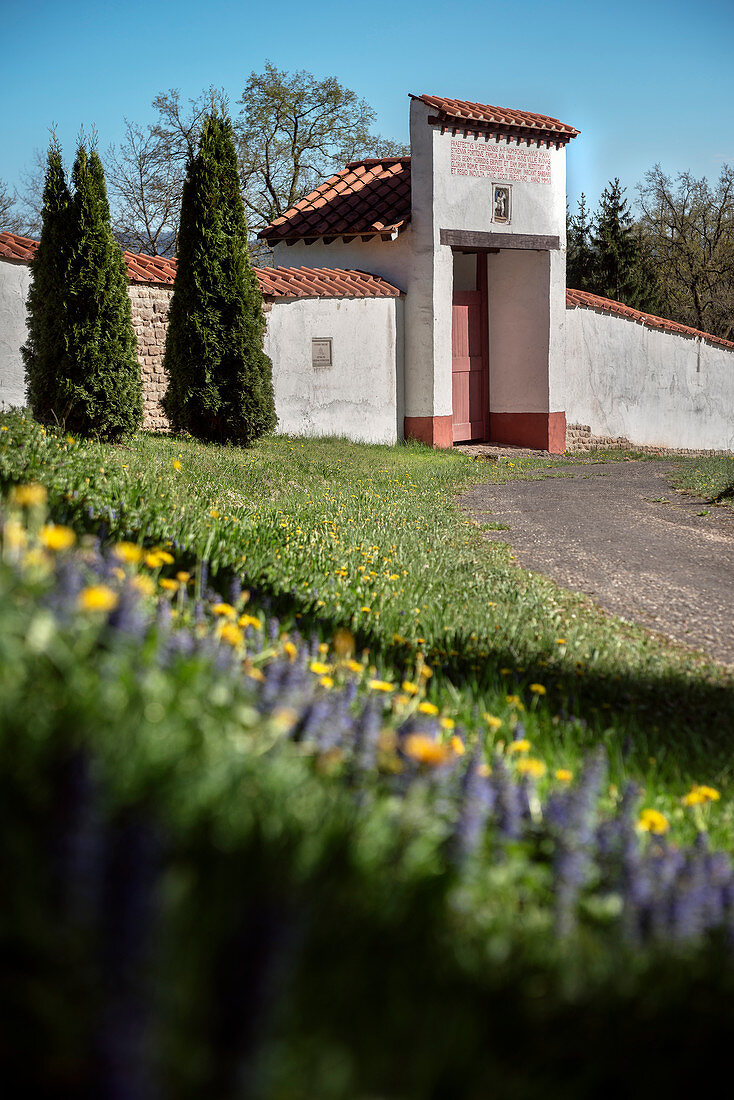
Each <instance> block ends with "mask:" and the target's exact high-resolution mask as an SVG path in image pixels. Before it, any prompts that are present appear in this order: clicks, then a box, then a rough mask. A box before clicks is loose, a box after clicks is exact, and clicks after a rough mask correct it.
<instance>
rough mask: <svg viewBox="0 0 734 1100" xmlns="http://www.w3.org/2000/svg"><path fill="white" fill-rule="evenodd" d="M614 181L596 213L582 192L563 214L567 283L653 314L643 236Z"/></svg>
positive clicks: (655, 299)
mask: <svg viewBox="0 0 734 1100" xmlns="http://www.w3.org/2000/svg"><path fill="white" fill-rule="evenodd" d="M624 190H625V189H624V188H623V187H621V186H620V183H619V180H618V179H615V180H613V181H610V183H609V186H608V187H606V188H605V189H604V192H603V194H602V197H601V200H600V203H599V208H598V210H597V211H596V213H595V214H592V213H591V212H590V211H589V208H588V206H587V205H586V196H585V195H583V194H582V196H581V198H580V199H579V203H578V213H577V214H576V215H574V216H572V217H568V218H567V223H568V258H567V264H566V285H567V286H569V287H573V288H574V289H575V290H585V291H587V292H588V293H589V294H598V295H600V296H601V297H603V298H612V299H613V300H614V301H617V302H624V304H625V305H628V306H631V307H632V308H633V309H640V310H642V311H643V312H645V313H655V312H656V310H657V309H658V308H659V305H660V302H659V296H658V287H657V282H656V277H655V273H654V268H653V265H652V257H651V253H650V249H649V244H648V241H647V238H646V237H645V236H644V235H643V234H642V231H641V229H640V227H639V226H637V225H635V223H634V221H633V219H632V215H631V214H630V211H629V208H628V206H627V200H626V199H625V198H624Z"/></svg>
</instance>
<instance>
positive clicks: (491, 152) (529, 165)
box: [451, 138, 551, 183]
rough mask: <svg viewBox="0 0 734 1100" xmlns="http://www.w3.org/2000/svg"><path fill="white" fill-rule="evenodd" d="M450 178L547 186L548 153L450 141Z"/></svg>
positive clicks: (548, 176) (509, 146) (517, 147)
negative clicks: (460, 177) (469, 177)
mask: <svg viewBox="0 0 734 1100" xmlns="http://www.w3.org/2000/svg"><path fill="white" fill-rule="evenodd" d="M451 175H452V176H485V177H487V178H490V179H496V180H497V179H500V180H508V181H511V182H513V183H550V181H551V155H550V149H542V148H541V149H536V148H527V147H521V146H518V145H507V144H504V143H502V144H498V143H497V142H494V141H493V142H479V141H462V140H461V139H460V138H452V139H451Z"/></svg>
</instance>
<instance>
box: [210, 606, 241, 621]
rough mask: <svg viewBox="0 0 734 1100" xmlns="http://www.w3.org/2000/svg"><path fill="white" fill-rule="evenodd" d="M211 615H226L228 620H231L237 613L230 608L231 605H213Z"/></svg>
mask: <svg viewBox="0 0 734 1100" xmlns="http://www.w3.org/2000/svg"><path fill="white" fill-rule="evenodd" d="M212 614H213V615H226V616H227V618H228V619H233V618H234V617H235V615H236V614H237V612H236V611H235V609H234V608H233V607H232V604H231V603H215V604H212Z"/></svg>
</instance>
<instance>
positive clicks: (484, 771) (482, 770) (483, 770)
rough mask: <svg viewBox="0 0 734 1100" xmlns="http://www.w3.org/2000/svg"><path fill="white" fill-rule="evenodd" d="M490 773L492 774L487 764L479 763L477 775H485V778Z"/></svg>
mask: <svg viewBox="0 0 734 1100" xmlns="http://www.w3.org/2000/svg"><path fill="white" fill-rule="evenodd" d="M491 774H492V769H491V768H490V766H489V764H480V765H479V767H478V768H477V775H482V776H484V777H485V779H486V777H487V776H488V775H491Z"/></svg>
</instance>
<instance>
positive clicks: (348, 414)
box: [265, 264, 403, 443]
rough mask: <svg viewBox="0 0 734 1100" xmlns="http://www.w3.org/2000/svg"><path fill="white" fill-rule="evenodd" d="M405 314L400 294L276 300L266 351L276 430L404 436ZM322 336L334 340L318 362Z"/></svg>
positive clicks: (388, 439)
mask: <svg viewBox="0 0 734 1100" xmlns="http://www.w3.org/2000/svg"><path fill="white" fill-rule="evenodd" d="M331 266H334V265H333V264H332V265H331ZM402 314H403V301H402V299H400V298H338V299H337V298H297V299H282V300H279V301H278V300H276V301H275V302H274V303H273V308H272V309H271V311H270V313H269V314H268V327H267V334H266V338H265V351H266V352H267V354H268V355H269V356H270V358H271V361H272V364H273V389H274V391H275V409H276V412H277V414H278V430H279V431H283V432H290V433H292V434H294V435H343V436H347V437H348V438H350V439H356V440H363V441H365V442H368V443H395V442H397V440H398V439H401V438H402V432H403V407H402V393H401V392H400V386H399V382H400V377H401V371H400V367H401V357H402ZM325 338H331V340H332V365H331V366H330V367H322V366H318V367H316V366H314V365H313V362H312V340H314V339H317V340H318V339H325Z"/></svg>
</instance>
